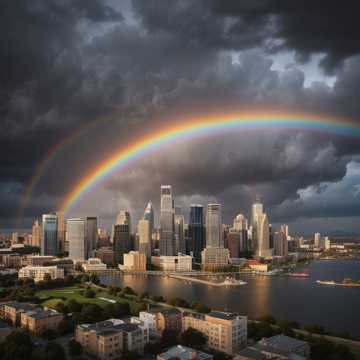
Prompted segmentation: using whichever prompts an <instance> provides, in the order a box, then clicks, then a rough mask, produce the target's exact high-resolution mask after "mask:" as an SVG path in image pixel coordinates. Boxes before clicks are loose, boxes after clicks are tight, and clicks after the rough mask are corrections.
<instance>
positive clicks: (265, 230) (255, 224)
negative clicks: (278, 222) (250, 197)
mask: <svg viewBox="0 0 360 360" xmlns="http://www.w3.org/2000/svg"><path fill="white" fill-rule="evenodd" d="M252 230H253V234H252V242H253V250H254V253H255V256H257V257H265V258H266V257H270V256H271V255H272V252H271V249H270V232H269V221H268V217H267V215H266V214H265V213H264V212H263V204H262V203H260V201H259V200H256V201H255V203H254V204H253V206H252Z"/></svg>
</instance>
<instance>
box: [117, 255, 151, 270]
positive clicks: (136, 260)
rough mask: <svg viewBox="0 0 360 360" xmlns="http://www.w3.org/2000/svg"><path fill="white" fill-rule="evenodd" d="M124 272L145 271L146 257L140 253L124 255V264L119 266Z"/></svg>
mask: <svg viewBox="0 0 360 360" xmlns="http://www.w3.org/2000/svg"><path fill="white" fill-rule="evenodd" d="M119 269H120V270H124V271H146V255H145V254H144V253H142V252H140V251H130V252H129V253H127V254H124V264H123V265H119Z"/></svg>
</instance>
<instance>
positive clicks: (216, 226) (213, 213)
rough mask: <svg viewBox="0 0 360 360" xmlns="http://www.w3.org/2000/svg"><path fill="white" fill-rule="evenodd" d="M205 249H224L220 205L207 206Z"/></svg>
mask: <svg viewBox="0 0 360 360" xmlns="http://www.w3.org/2000/svg"><path fill="white" fill-rule="evenodd" d="M206 247H210V248H211V247H217V248H222V247H224V239H223V231H222V217H221V205H220V204H208V206H207V211H206Z"/></svg>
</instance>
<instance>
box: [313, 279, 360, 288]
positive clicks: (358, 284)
mask: <svg viewBox="0 0 360 360" xmlns="http://www.w3.org/2000/svg"><path fill="white" fill-rule="evenodd" d="M316 283H317V284H320V285H331V286H341V287H349V288H350V287H360V281H359V280H351V279H344V280H343V281H342V282H336V281H334V280H328V281H324V280H316Z"/></svg>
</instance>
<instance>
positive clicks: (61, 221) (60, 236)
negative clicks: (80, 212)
mask: <svg viewBox="0 0 360 360" xmlns="http://www.w3.org/2000/svg"><path fill="white" fill-rule="evenodd" d="M56 215H57V232H58V233H57V241H58V246H59V252H60V253H63V252H64V251H65V234H66V230H65V214H64V211H62V210H61V211H58V212H57V213H56Z"/></svg>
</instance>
